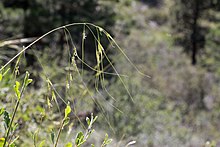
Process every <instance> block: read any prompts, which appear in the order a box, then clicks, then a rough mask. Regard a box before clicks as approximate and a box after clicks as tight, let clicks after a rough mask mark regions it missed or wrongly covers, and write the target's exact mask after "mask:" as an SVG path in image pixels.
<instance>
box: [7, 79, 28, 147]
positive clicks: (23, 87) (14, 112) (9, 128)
mask: <svg viewBox="0 0 220 147" xmlns="http://www.w3.org/2000/svg"><path fill="white" fill-rule="evenodd" d="M24 84H25V83H24ZM24 84H23V86H22V89H21V97H22V95H23V91H24V89H25V86H24ZM20 100H21V99H20V98H18V99H17V102H16V105H15V109H14V111H13V114H12V118H11V121H10V124H9V127H8V130H7V134H6V137H5V141H4V144H3V147H5V145H6V142H7V140H8V137H9V133H10V130H11V127H12V123H13V121H14V118H15V114H16V112H17V110H18V106H19V104H20ZM8 146H9V144H8Z"/></svg>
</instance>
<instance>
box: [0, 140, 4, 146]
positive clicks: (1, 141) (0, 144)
mask: <svg viewBox="0 0 220 147" xmlns="http://www.w3.org/2000/svg"><path fill="white" fill-rule="evenodd" d="M4 142H5V138H0V147H3V144H4Z"/></svg>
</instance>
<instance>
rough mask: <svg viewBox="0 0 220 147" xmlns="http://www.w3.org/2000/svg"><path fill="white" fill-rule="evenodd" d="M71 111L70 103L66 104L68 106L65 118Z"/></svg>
mask: <svg viewBox="0 0 220 147" xmlns="http://www.w3.org/2000/svg"><path fill="white" fill-rule="evenodd" d="M70 112H71V107H70V106H69V104H68V105H67V106H66V108H65V116H64V118H67V116H68V115H69V114H70Z"/></svg>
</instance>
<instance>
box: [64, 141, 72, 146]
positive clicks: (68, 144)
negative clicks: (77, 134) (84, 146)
mask: <svg viewBox="0 0 220 147" xmlns="http://www.w3.org/2000/svg"><path fill="white" fill-rule="evenodd" d="M72 146H73V144H72V143H71V142H68V143H67V144H66V145H65V147H72Z"/></svg>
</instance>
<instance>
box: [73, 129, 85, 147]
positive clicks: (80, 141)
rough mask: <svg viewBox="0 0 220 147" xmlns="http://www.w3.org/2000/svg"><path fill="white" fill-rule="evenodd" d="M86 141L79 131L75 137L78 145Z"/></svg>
mask: <svg viewBox="0 0 220 147" xmlns="http://www.w3.org/2000/svg"><path fill="white" fill-rule="evenodd" d="M83 142H84V135H83V133H82V132H79V133H78V134H77V136H76V139H75V144H76V145H77V146H79V145H81V144H82V143H83Z"/></svg>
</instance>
